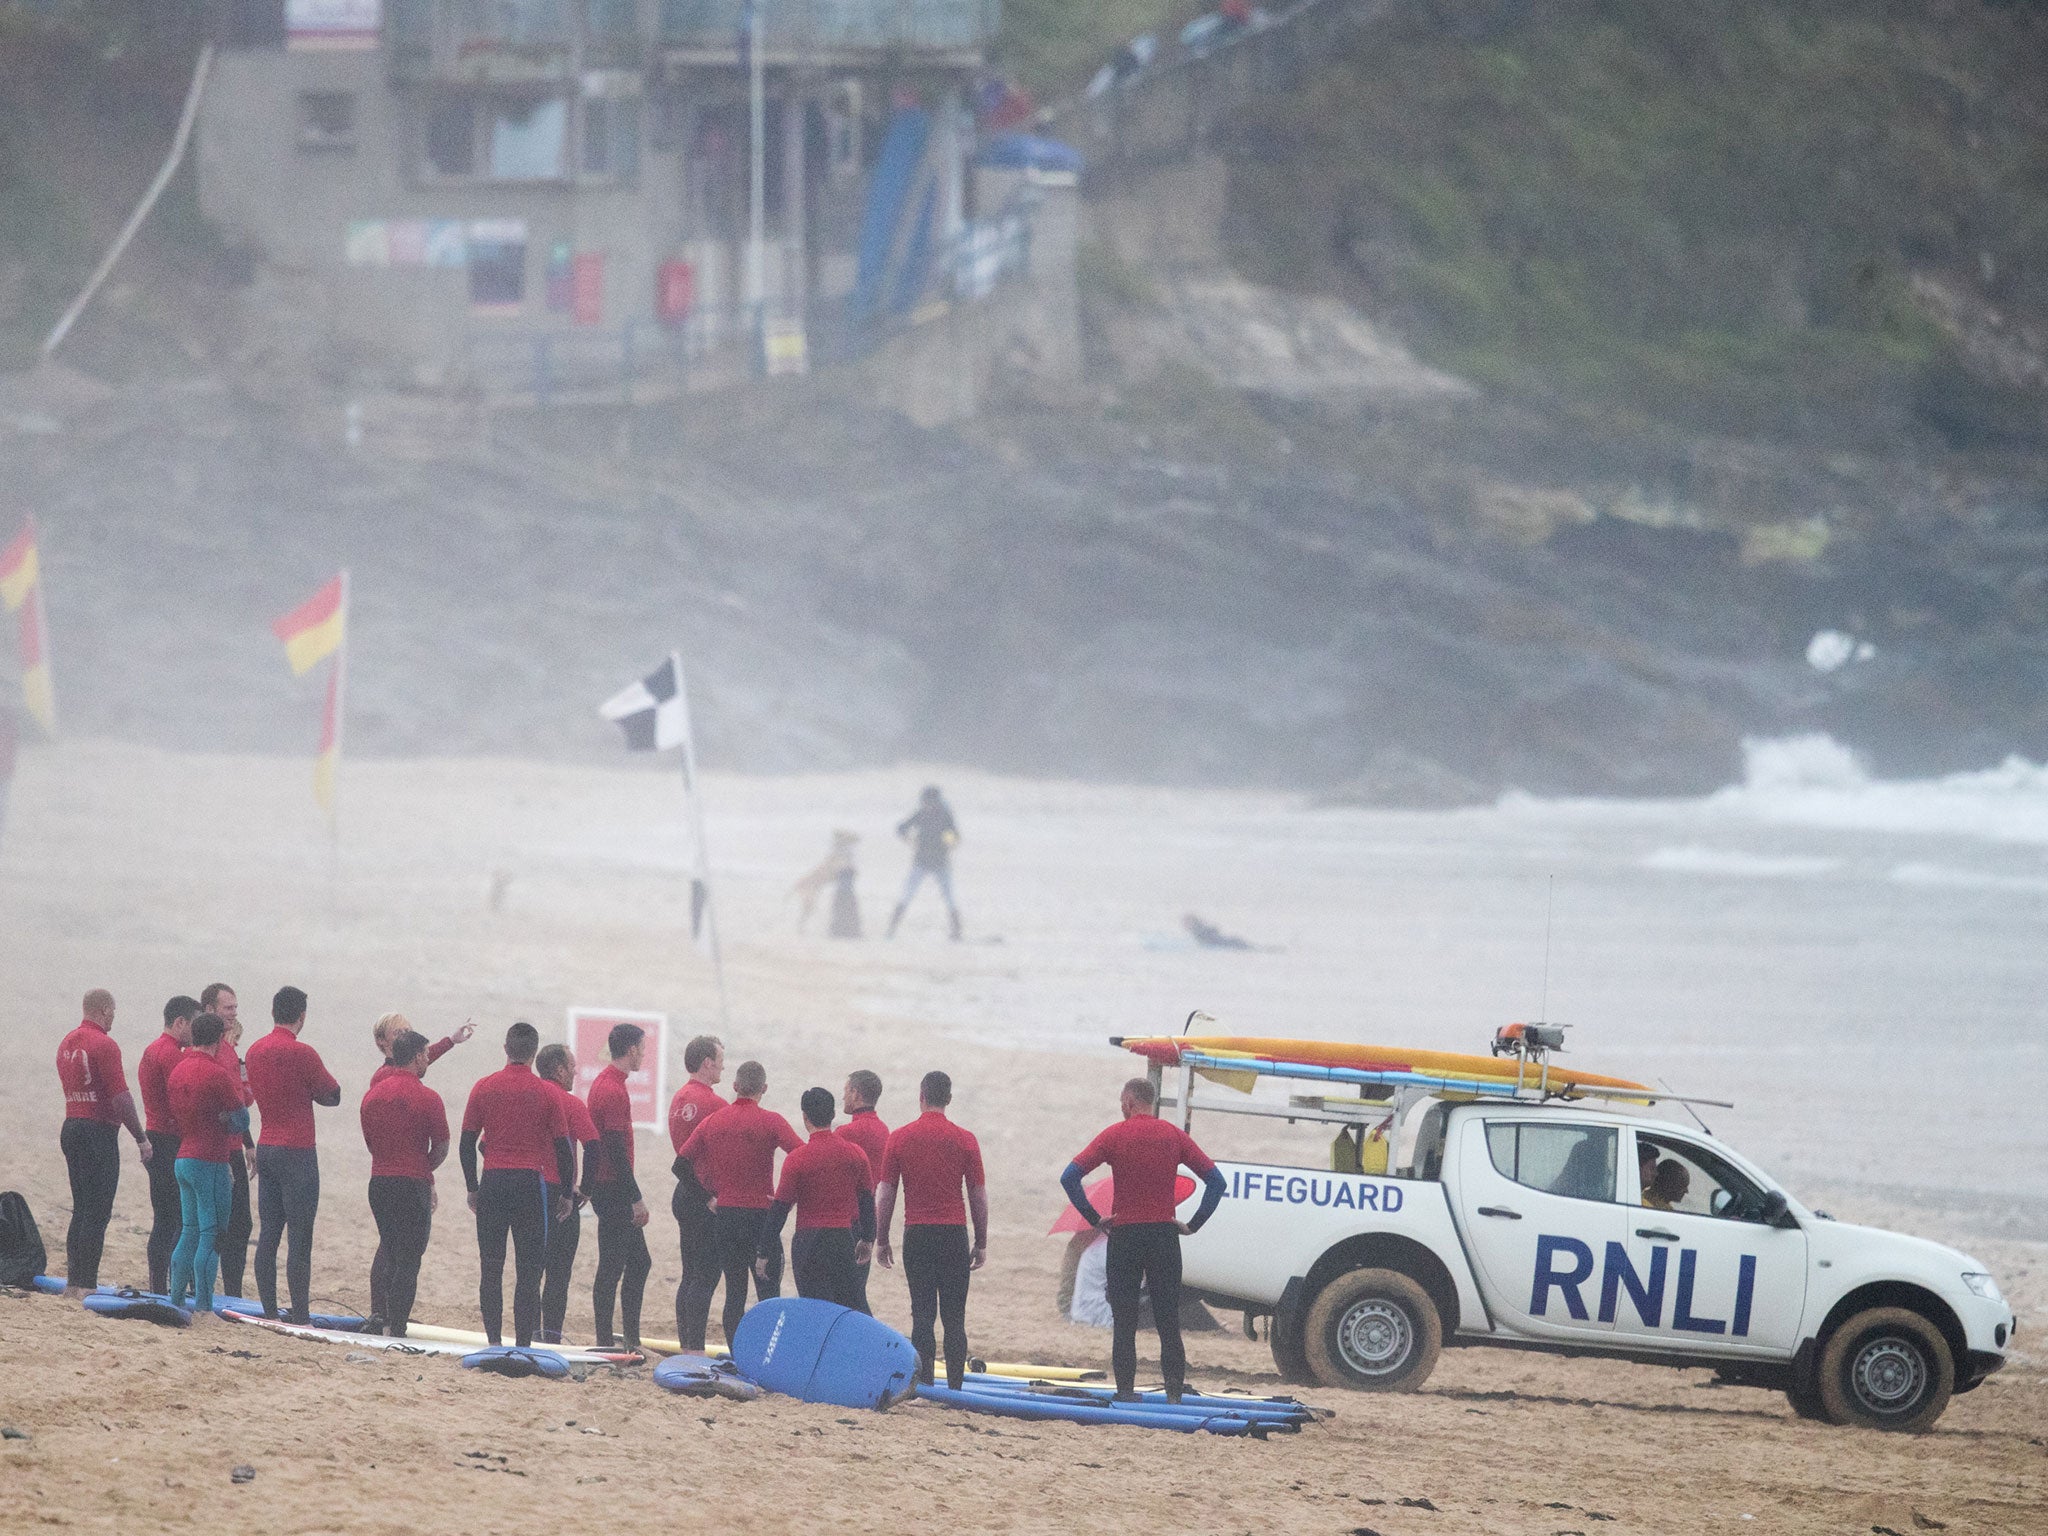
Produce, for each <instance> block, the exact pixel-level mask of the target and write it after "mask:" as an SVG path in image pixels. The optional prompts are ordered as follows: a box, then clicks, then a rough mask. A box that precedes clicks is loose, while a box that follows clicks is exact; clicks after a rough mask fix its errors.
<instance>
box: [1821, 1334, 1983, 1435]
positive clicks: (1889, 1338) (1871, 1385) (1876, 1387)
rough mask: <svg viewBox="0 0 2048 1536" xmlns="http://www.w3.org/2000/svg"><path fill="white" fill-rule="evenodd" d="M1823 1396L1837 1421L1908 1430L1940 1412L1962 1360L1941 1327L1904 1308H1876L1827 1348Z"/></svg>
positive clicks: (1930, 1420)
mask: <svg viewBox="0 0 2048 1536" xmlns="http://www.w3.org/2000/svg"><path fill="white" fill-rule="evenodd" d="M1819 1374H1820V1401H1821V1406H1822V1407H1823V1408H1824V1409H1826V1411H1827V1416H1828V1417H1829V1418H1831V1419H1833V1420H1834V1421H1835V1422H1836V1423H1837V1424H1860V1425H1862V1426H1863V1427H1864V1428H1865V1429H1891V1430H1900V1431H1905V1432H1908V1433H1911V1432H1914V1431H1918V1430H1923V1429H1925V1428H1927V1426H1928V1425H1930V1424H1932V1423H1933V1422H1934V1421H1935V1420H1936V1419H1938V1418H1940V1417H1941V1411H1942V1409H1944V1408H1946V1407H1947V1406H1948V1399H1949V1394H1950V1392H1952V1391H1953V1390H1954V1389H1955V1380H1956V1365H1955V1359H1954V1357H1953V1356H1952V1355H1950V1353H1949V1348H1948V1340H1946V1339H1944V1338H1943V1337H1942V1336H1941V1330H1940V1329H1938V1328H1936V1327H1935V1326H1934V1324H1932V1323H1930V1322H1929V1321H1927V1319H1926V1318H1924V1317H1922V1316H1921V1315H1920V1314H1919V1313H1918V1312H1909V1311H1907V1310H1906V1309H1905V1308H1904V1307H1872V1308H1871V1309H1870V1310H1869V1311H1868V1312H1858V1313H1857V1314H1856V1315H1855V1316H1854V1317H1852V1318H1850V1319H1848V1321H1846V1322H1844V1323H1843V1324H1842V1326H1841V1327H1839V1328H1837V1329H1836V1330H1835V1332H1834V1335H1833V1337H1831V1338H1830V1339H1829V1340H1828V1342H1827V1345H1826V1347H1825V1348H1824V1349H1822V1350H1821V1352H1820V1373H1819Z"/></svg>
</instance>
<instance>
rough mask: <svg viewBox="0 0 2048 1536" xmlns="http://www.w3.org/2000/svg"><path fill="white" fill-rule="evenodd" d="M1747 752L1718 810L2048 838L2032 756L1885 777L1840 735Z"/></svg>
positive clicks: (1881, 828)
mask: <svg viewBox="0 0 2048 1536" xmlns="http://www.w3.org/2000/svg"><path fill="white" fill-rule="evenodd" d="M1742 753H1743V762H1744V773H1743V781H1742V783H1740V784H1735V785H1730V786H1729V787H1728V788H1726V789H1722V790H1717V791H1716V792H1715V793H1713V794H1712V795H1709V796H1708V797H1707V804H1708V805H1710V806H1712V807H1714V808H1715V809H1717V810H1721V811H1726V812H1731V813H1734V814H1736V815H1739V816H1742V817H1745V818H1747V819H1751V820H1755V821H1760V822H1767V823H1770V824H1772V825H1777V826H1800V827H1824V828H1829V829H1836V830H1847V831H1867V832H1929V833H1944V834H1949V835H1955V836H1964V837H1977V838H1983V839H1986V840H1989V841H1993V842H2001V843H2025V844H2033V845H2039V846H2048V766H2043V765H2042V764H2039V763H2031V762H2028V761H2027V760H2026V759H2025V758H2022V757H2008V758H2007V759H2006V760H2005V761H2004V762H2002V763H2000V764H1999V765H1998V766H1997V767H1995V768H1983V769H1976V770H1973V771H1971V772H1967V773H1951V774H1946V775H1944V776H1943V777H1941V778H1935V779H1879V778H1873V777H1872V776H1871V774H1870V772H1869V770H1868V769H1866V768H1865V767H1864V765H1863V763H1862V761H1861V759H1859V758H1858V757H1857V756H1856V754H1855V753H1854V752H1852V751H1851V750H1850V749H1849V748H1847V747H1845V746H1843V745H1842V744H1841V743H1840V742H1838V741H1836V740H1835V739H1834V738H1833V737H1831V736H1825V735H1810V736H1786V737H1776V738H1769V739H1761V738H1751V739H1749V740H1746V741H1744V742H1743V744H1742Z"/></svg>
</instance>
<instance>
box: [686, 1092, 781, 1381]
mask: <svg viewBox="0 0 2048 1536" xmlns="http://www.w3.org/2000/svg"><path fill="white" fill-rule="evenodd" d="M732 1091H733V1101H732V1103H730V1104H728V1105H726V1107H725V1108H724V1109H721V1110H720V1111H718V1113H717V1114H715V1115H713V1116H711V1117H710V1118H709V1119H708V1120H705V1121H704V1122H703V1123H702V1124H700V1125H699V1126H698V1127H697V1129H696V1130H694V1131H692V1132H691V1133H690V1139H689V1140H688V1141H686V1142H684V1143H683V1149H682V1151H681V1153H680V1154H678V1155H679V1156H681V1157H684V1158H687V1159H688V1160H689V1161H690V1162H691V1163H693V1164H694V1165H695V1166H696V1170H697V1177H698V1178H699V1179H700V1180H701V1181H702V1182H703V1184H704V1187H705V1188H706V1189H708V1190H709V1191H710V1192H711V1227H712V1236H713V1238H714V1240H715V1241H716V1242H717V1244H718V1264H719V1269H720V1271H721V1272H722V1278H723V1279H724V1281H725V1309H724V1314H723V1321H724V1325H725V1339H726V1342H727V1343H728V1344H730V1343H731V1342H732V1336H733V1333H734V1331H735V1330H736V1329H737V1328H738V1327H739V1325H740V1319H741V1318H742V1317H744V1316H745V1315H746V1311H747V1282H748V1279H749V1277H752V1279H753V1282H754V1289H755V1294H756V1295H757V1296H758V1297H759V1298H760V1299H761V1300H763V1301H765V1300H767V1299H768V1298H769V1297H770V1296H780V1295H781V1294H782V1246H781V1244H780V1243H777V1244H776V1245H775V1251H774V1253H773V1254H772V1255H771V1254H768V1253H765V1252H762V1251H761V1250H762V1248H763V1244H762V1241H761V1224H762V1223H763V1222H764V1221H766V1220H767V1217H768V1207H769V1206H770V1205H772V1204H774V1202H775V1150H776V1148H778V1147H780V1148H781V1149H782V1150H783V1151H784V1152H794V1151H795V1150H796V1149H797V1148H798V1147H800V1146H802V1145H803V1142H802V1141H801V1140H799V1139H798V1137H797V1134H796V1132H795V1130H793V1129H792V1128H791V1127H790V1123H789V1122H788V1121H787V1120H785V1119H783V1118H782V1116H780V1115H778V1114H776V1113H775V1111H774V1110H772V1109H763V1108H762V1107H761V1095H762V1094H764V1093H766V1092H767V1091H768V1069H767V1068H766V1067H764V1066H762V1065H761V1063H759V1062H758V1061H743V1062H741V1063H740V1065H739V1070H738V1071H737V1072H735V1073H733V1075H732ZM757 1259H760V1260H762V1261H764V1262H761V1263H758V1264H757V1262H756V1260H757Z"/></svg>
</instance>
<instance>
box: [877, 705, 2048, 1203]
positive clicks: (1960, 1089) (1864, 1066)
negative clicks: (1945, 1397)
mask: <svg viewBox="0 0 2048 1536" xmlns="http://www.w3.org/2000/svg"><path fill="white" fill-rule="evenodd" d="M977 802H979V803H977ZM955 805H956V809H958V810H959V811H960V814H961V818H962V824H963V827H964V828H965V830H966V832H967V836H968V840H967V841H966V842H965V843H963V846H962V850H961V854H960V861H959V877H960V887H961V897H962V902H963V905H964V907H965V908H966V910H967V912H968V917H969V924H970V931H971V933H973V934H974V935H975V936H976V937H979V938H981V939H983V940H985V941H986V940H991V939H999V942H985V943H983V944H982V945H981V946H979V947H972V946H971V947H970V948H971V949H972V954H971V956H970V957H968V958H966V959H964V960H960V959H956V958H955V957H954V956H953V955H952V954H950V953H949V954H947V955H946V956H945V960H946V963H945V964H943V965H933V966H929V967H914V966H913V967H903V966H898V967H892V968H890V969H888V970H886V971H877V972H876V973H874V975H873V978H872V981H871V983H870V985H869V988H868V991H867V994H866V1005H867V1006H870V1007H872V1008H874V1009H876V1010H878V1011H884V1012H888V1013H892V1014H898V1015H905V1014H907V1015H909V1016H911V1017H914V1018H917V1019H920V1020H922V1021H924V1022H926V1023H928V1024H929V1025H930V1026H931V1027H932V1028H933V1029H934V1031H935V1032H938V1033H941V1034H952V1035H964V1036H970V1037H973V1038H976V1039H981V1040H988V1041H1000V1042H1002V1043H1005V1044H1011V1045H1023V1046H1028V1047H1035V1048H1040V1049H1045V1050H1051V1051H1057V1052H1060V1053H1062V1054H1070V1055H1072V1056H1073V1057H1075V1058H1076V1060H1075V1062H1074V1067H1073V1070H1077V1071H1100V1072H1101V1074H1102V1076H1103V1079H1104V1084H1105V1093H1108V1092H1111V1091H1112V1090H1113V1085H1114V1082H1115V1081H1117V1080H1119V1079H1120V1078H1121V1077H1122V1076H1124V1075H1127V1073H1128V1070H1129V1069H1130V1068H1131V1067H1133V1066H1134V1065H1135V1060H1134V1059H1133V1058H1131V1057H1129V1056H1127V1055H1125V1054H1123V1053H1121V1052H1117V1051H1115V1050H1112V1049H1110V1048H1108V1046H1107V1037H1108V1036H1110V1035H1112V1034H1131V1033H1163V1032H1177V1031H1178V1030H1179V1029H1180V1028H1181V1026H1182V1024H1183V1022H1184V1020H1185V1019H1186V1017H1187V1015H1188V1013H1189V1012H1190V1011H1191V1010H1193V1009H1197V1008H1199V1009H1202V1010H1204V1011H1206V1012H1207V1013H1209V1014H1211V1015H1212V1016H1214V1017H1215V1018H1216V1020H1217V1021H1218V1022H1217V1025H1215V1026H1213V1027H1211V1026H1203V1027H1204V1029H1205V1030H1207V1031H1208V1032H1211V1033H1235V1034H1249V1035H1277V1036H1288V1037H1306V1038H1328V1039H1349V1040H1354V1041H1364V1042H1371V1043H1375V1044H1390V1045H1409V1046H1418V1047H1425V1046H1426V1047H1433V1048H1439V1049H1452V1050H1467V1051H1483V1050H1484V1049H1485V1048H1486V1045H1487V1042H1488V1040H1489V1038H1490V1037H1491V1035H1492V1032H1493V1030H1494V1029H1495V1028H1496V1027H1497V1026H1499V1025H1501V1024H1505V1023H1508V1022H1511V1021H1515V1020H1523V1019H1532V1018H1538V1017H1542V1018H1548V1019H1551V1020H1556V1021H1561V1022H1563V1023H1566V1024H1568V1025H1569V1026H1570V1033H1569V1047H1568V1053H1567V1056H1566V1058H1565V1059H1566V1060H1567V1061H1568V1062H1570V1063H1574V1064H1578V1065H1582V1066H1585V1067H1587V1068H1590V1069H1592V1070H1597V1071H1605V1072H1610V1073H1615V1074H1618V1075H1622V1076H1628V1077H1633V1078H1637V1079H1639V1080H1643V1081H1649V1082H1666V1083H1668V1084H1669V1085H1670V1086H1671V1087H1672V1088H1674V1089H1675V1090H1676V1091H1678V1092H1681V1093H1685V1094H1691V1095H1697V1096H1700V1097H1704V1098H1712V1099H1722V1100H1728V1101H1731V1102H1732V1103H1733V1105H1734V1106H1735V1107H1734V1108H1733V1109H1725V1110H1723V1109H1711V1108H1708V1109H1702V1110H1701V1111H1700V1113H1701V1114H1702V1115H1703V1116H1704V1117H1705V1118H1706V1120H1707V1121H1708V1123H1709V1124H1710V1125H1712V1127H1713V1128H1714V1130H1715V1131H1716V1132H1717V1133H1718V1134H1721V1135H1723V1136H1724V1137H1725V1138H1726V1139H1728V1140H1729V1141H1730V1142H1731V1143H1732V1144H1734V1145H1735V1146H1737V1147H1739V1148H1741V1149H1742V1150H1743V1151H1744V1152H1745V1153H1747V1154H1748V1155H1749V1156H1751V1157H1752V1158H1754V1159H1755V1160H1756V1161H1758V1162H1760V1163H1761V1164H1762V1165H1763V1166H1765V1167H1766V1168H1768V1169H1771V1170H1773V1171H1774V1172H1776V1173H1777V1174H1778V1175H1779V1176H1780V1177H1782V1178H1783V1179H1785V1180H1786V1181H1787V1182H1788V1184H1789V1185H1790V1187H1791V1188H1793V1190H1794V1191H1795V1192H1802V1191H1803V1192H1805V1193H1807V1194H1808V1195H1809V1197H1811V1198H1823V1197H1825V1198H1828V1199H1833V1198H1835V1197H1837V1196H1838V1195H1840V1194H1841V1193H1843V1192H1848V1193H1859V1192H1860V1193H1863V1194H1868V1195H1871V1196H1885V1197H1899V1198H1905V1199H1908V1200H1920V1201H1927V1202H1936V1203H1942V1204H1947V1205H1952V1206H1953V1205H1962V1206H1968V1207H1977V1208H1981V1209H1982V1210H1983V1211H1984V1212H1985V1213H1986V1214H1988V1215H1990V1216H1991V1217H1993V1218H1994V1219H1995V1220H1996V1222H1997V1224H1998V1225H1999V1226H2000V1227H2001V1229H2004V1230H2011V1231H2015V1232H2018V1233H2023V1234H2026V1235H2032V1236H2036V1237H2048V1173H2044V1168H2048V974H2044V957H2048V769H2044V768H2042V767H2040V766H2038V765H2035V764H2032V763H2027V762H2023V761H2019V760H2016V759H2015V760H2011V761H2008V762H2006V763H2004V764H2001V765H1999V766H1997V767H1995V768H1991V769H1988V770H1985V771H1983V772H1976V773H1964V774H1956V775H1952V776H1949V777H1946V778H1942V779H1937V780H1929V781H1922V782H1895V781H1882V780H1878V779H1874V778H1872V777H1871V776H1870V775H1869V774H1868V773H1867V772H1866V771H1865V770H1864V769H1863V767H1862V766H1861V765H1860V764H1859V763H1858V762H1857V761H1856V759H1855V757H1854V756H1853V755H1852V754H1851V753H1849V752H1848V751H1846V750H1845V749H1843V748H1842V747H1840V746H1839V745H1838V744H1836V743H1834V742H1832V741H1830V740H1828V739H1827V738H1825V737H1806V738H1799V739H1795V740H1782V741H1759V742H1753V743H1750V744H1749V745H1748V750H1747V772H1746V774H1745V777H1744V779H1743V781H1742V782H1741V783H1739V784H1734V785H1730V786H1729V787H1727V788H1725V789H1723V790H1721V791H1719V792H1718V793H1715V794H1712V795H1709V796H1706V797H1704V798H1700V799H1694V800H1665V801H1626V802H1617V801H1602V800H1546V799H1538V798H1534V797H1531V796H1526V795H1519V794H1515V795H1509V796H1507V797H1505V798H1504V799H1503V800H1502V801H1501V802H1500V803H1499V804H1497V805H1495V806H1491V807H1487V808H1483V809H1473V810H1465V811H1457V812H1445V813H1436V812H1429V813H1424V812H1376V811H1361V810H1350V809H1345V810H1332V809H1313V808H1308V807H1305V806H1302V805H1300V804H1299V803H1292V802H1287V801H1283V800H1279V799H1267V798H1260V797H1246V796H1228V795H1202V794H1174V793H1170V792H1138V791H1124V792H1115V791H1107V790H1097V789H1090V788H1084V787H1079V786H1073V787H1061V786H1028V787H1027V786H1019V785H1015V784H1014V783H1012V784H1000V783H998V782H990V783H988V784H986V785H976V784H970V785H964V786H963V787H962V792H961V793H959V794H956V797H955ZM890 875H893V870H890V871H889V873H888V874H885V875H884V876H883V880H882V882H881V883H883V884H891V885H892V884H893V881H892V880H891V879H890ZM871 890H872V891H873V894H871V895H870V898H869V899H870V900H871V901H873V900H875V899H876V898H877V897H878V896H879V895H880V891H879V889H875V888H874V885H873V884H871ZM925 900H926V901H927V902H931V901H932V900H933V899H932V898H931V897H929V896H927V897H926V898H925ZM1188 911H1194V912H1199V913H1200V914H1201V915H1202V916H1204V917H1205V918H1207V919H1208V920H1210V921H1212V922H1214V923H1216V924H1218V925H1219V926H1221V927H1222V928H1224V929H1225V930H1227V931H1230V932H1233V933H1237V934H1240V935H1242V936H1243V937H1245V938H1247V939H1249V940H1252V941H1254V942H1256V943H1259V944H1261V945H1262V946H1268V947H1267V948H1263V949H1261V950H1260V951H1257V952H1250V953H1245V952H1222V951H1205V950H1199V949H1196V948H1194V947H1192V946H1191V945H1189V944H1187V943H1186V942H1185V940H1184V939H1183V938H1182V937H1181V936H1180V933H1179V929H1178V923H1179V919H1180V917H1181V915H1182V914H1183V913H1184V912H1188ZM938 921H939V918H938V914H937V910H936V905H935V904H934V905H932V906H931V907H930V908H929V909H928V910H926V911H925V912H924V913H923V914H922V916H921V917H920V916H919V915H918V914H917V913H915V912H914V913H913V918H912V921H911V922H910V923H908V924H907V925H906V937H905V938H904V939H903V940H899V941H898V942H899V945H913V944H914V945H918V946H920V947H922V948H929V947H930V946H931V945H932V944H933V943H934V942H935V936H934V933H933V931H932V930H933V929H935V927H936V925H937V923H938ZM920 922H921V923H922V924H923V928H922V929H921V930H920V928H919V924H920ZM1671 1113H1672V1114H1674V1115H1677V1114H1680V1113H1681V1112H1679V1111H1676V1110H1673V1111H1671Z"/></svg>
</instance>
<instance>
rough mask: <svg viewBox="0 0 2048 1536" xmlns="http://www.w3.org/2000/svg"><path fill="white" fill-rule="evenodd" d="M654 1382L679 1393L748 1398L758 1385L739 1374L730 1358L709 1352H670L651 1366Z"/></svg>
mask: <svg viewBox="0 0 2048 1536" xmlns="http://www.w3.org/2000/svg"><path fill="white" fill-rule="evenodd" d="M654 1384H655V1385H656V1386H657V1387H660V1388H662V1389H663V1390H664V1391H668V1392H674V1393H676V1394H678V1395H679V1396H682V1397H724V1398H730V1399H731V1400H732V1401H733V1402H736V1403H745V1402H751V1401H753V1399H755V1398H757V1397H759V1396H760V1395H761V1389H760V1387H758V1386H756V1385H755V1384H754V1383H753V1382H751V1381H749V1380H747V1378H746V1377H744V1376H742V1375H741V1374H740V1373H739V1371H738V1370H737V1369H735V1368H734V1366H733V1364H732V1362H731V1361H729V1360H714V1359H712V1358H711V1357H710V1356H708V1355H670V1356H669V1357H668V1358H667V1359H666V1360H664V1361H662V1362H661V1363H660V1364H659V1365H657V1366H655V1368H654Z"/></svg>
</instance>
